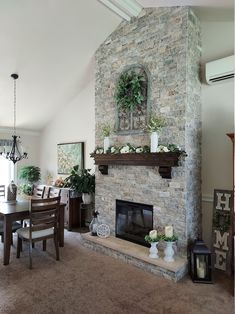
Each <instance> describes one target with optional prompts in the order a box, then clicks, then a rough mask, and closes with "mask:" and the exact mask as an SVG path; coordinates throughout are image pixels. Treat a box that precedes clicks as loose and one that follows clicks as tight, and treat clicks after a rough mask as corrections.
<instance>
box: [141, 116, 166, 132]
mask: <svg viewBox="0 0 235 314" xmlns="http://www.w3.org/2000/svg"><path fill="white" fill-rule="evenodd" d="M164 126H166V120H165V119H164V118H163V117H160V116H157V115H151V117H150V118H149V122H148V123H147V125H146V126H145V127H144V130H145V131H147V132H149V133H152V132H160V131H161V129H162V128H163V127H164Z"/></svg>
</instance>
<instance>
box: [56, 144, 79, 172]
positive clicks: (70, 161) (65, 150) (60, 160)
mask: <svg viewBox="0 0 235 314" xmlns="http://www.w3.org/2000/svg"><path fill="white" fill-rule="evenodd" d="M76 165H78V166H79V169H83V168H84V142H75V143H61V144H57V173H58V174H65V175H67V174H70V173H71V170H72V168H73V167H74V166H76Z"/></svg>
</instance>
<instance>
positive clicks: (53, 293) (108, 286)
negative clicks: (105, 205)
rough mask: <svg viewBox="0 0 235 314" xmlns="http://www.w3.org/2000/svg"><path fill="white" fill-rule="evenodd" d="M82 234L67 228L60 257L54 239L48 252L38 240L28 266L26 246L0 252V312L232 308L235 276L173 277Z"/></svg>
mask: <svg viewBox="0 0 235 314" xmlns="http://www.w3.org/2000/svg"><path fill="white" fill-rule="evenodd" d="M79 237H80V235H79V234H78V233H73V232H66V235H65V247H64V248H63V249H60V253H61V261H59V262H56V261H55V258H54V257H55V253H54V247H53V246H52V243H48V244H49V245H48V252H42V251H41V243H38V244H37V246H36V248H35V249H34V251H33V252H34V253H33V256H34V257H33V270H29V269H28V251H27V248H26V246H25V247H24V252H23V254H22V257H21V258H20V259H16V252H15V247H14V248H13V249H12V254H11V263H10V265H8V266H3V265H2V258H1V259H0V313H4V314H7V313H14V314H15V313H17V314H21V313H22V314H23V313H24V314H27V313H35V314H39V313H42V314H47V313H58V314H60V313H68V314H73V313H78V314H80V313H84V314H85V313H86V314H89V313H96V314H98V313H102V314H104V313H109V314H111V313H121V314H125V313H133V314H134V313H135V314H139V313H156V314H158V313H159V314H161V313H162V314H164V313H166V314H172V313H179V314H184V313H185V314H186V313H200V314H201V313H209V314H216V313H221V314H230V313H231V314H232V313H233V298H232V296H231V291H232V282H231V280H228V279H226V278H223V277H222V278H221V277H218V278H217V279H216V280H217V282H216V283H215V284H214V285H203V284H193V283H192V282H191V280H190V279H189V278H186V279H184V280H182V281H180V282H178V283H173V282H171V281H168V280H165V279H162V278H159V277H156V276H154V275H151V274H149V273H147V272H144V271H143V270H140V269H138V268H136V267H134V266H132V265H127V264H125V263H124V262H122V261H119V260H115V259H113V258H112V257H107V256H104V255H101V254H98V253H96V252H93V251H89V250H88V249H86V248H84V247H82V246H81V244H80V243H79ZM14 241H15V239H14ZM0 250H1V252H2V244H0ZM1 256H2V254H1Z"/></svg>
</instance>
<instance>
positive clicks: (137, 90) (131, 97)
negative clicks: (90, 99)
mask: <svg viewBox="0 0 235 314" xmlns="http://www.w3.org/2000/svg"><path fill="white" fill-rule="evenodd" d="M115 99H116V103H117V105H118V107H119V109H121V110H123V111H135V109H136V108H137V107H138V106H140V105H141V104H142V103H143V101H144V99H145V78H144V76H143V75H140V74H137V73H135V72H134V71H131V72H125V73H123V74H122V75H121V76H120V78H119V81H118V84H117V90H116V94H115Z"/></svg>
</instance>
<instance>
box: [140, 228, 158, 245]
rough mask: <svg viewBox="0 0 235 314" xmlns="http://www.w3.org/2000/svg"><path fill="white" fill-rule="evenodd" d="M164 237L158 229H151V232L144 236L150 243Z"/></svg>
mask: <svg viewBox="0 0 235 314" xmlns="http://www.w3.org/2000/svg"><path fill="white" fill-rule="evenodd" d="M161 239H162V235H161V234H158V232H157V230H151V231H150V232H149V234H147V235H146V236H145V237H144V240H145V241H146V242H148V243H153V242H159V241H161Z"/></svg>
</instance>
